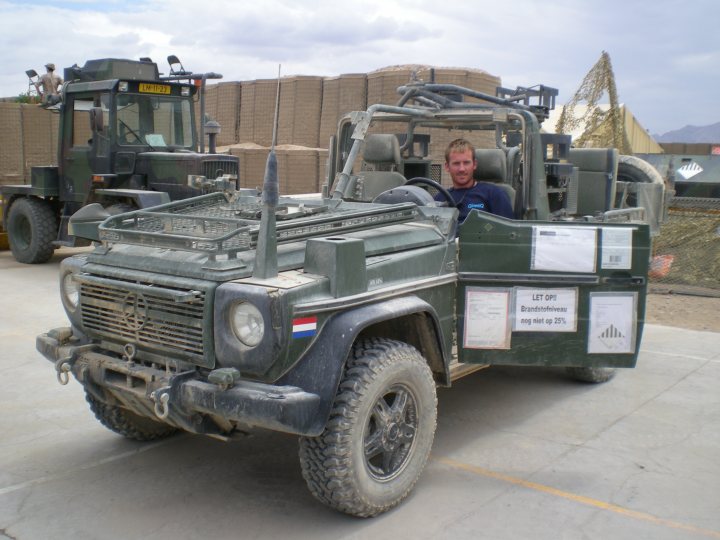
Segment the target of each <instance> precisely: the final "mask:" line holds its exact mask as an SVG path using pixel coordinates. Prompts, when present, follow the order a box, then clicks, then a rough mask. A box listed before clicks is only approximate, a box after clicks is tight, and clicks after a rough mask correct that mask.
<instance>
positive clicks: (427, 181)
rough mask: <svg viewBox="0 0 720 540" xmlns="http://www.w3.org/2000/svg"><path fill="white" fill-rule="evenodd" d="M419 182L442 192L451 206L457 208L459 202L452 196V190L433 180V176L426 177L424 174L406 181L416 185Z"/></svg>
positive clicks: (408, 183)
mask: <svg viewBox="0 0 720 540" xmlns="http://www.w3.org/2000/svg"><path fill="white" fill-rule="evenodd" d="M417 184H420V185H423V184H424V185H426V186H428V187H431V188H433V189H434V190H435V191H437V192H438V193H440V194H441V195H442V196H443V197H445V200H446V201H447V204H448V206H449V207H451V208H455V207H456V206H457V204H456V203H455V199H453V198H452V195H450V192H449V191H448V190H447V189H445V188H444V187H443V186H441V185H440V184H439V183H438V182H436V181H435V180H432V179H431V178H425V177H424V176H416V177H415V178H411V179H410V180H408V181H407V182H405V185H406V186H415V185H417Z"/></svg>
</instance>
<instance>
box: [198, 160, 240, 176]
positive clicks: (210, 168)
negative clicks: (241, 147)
mask: <svg viewBox="0 0 720 540" xmlns="http://www.w3.org/2000/svg"><path fill="white" fill-rule="evenodd" d="M200 174H202V175H203V176H204V177H205V178H217V177H218V176H222V175H223V174H233V175H235V176H237V174H238V164H237V161H230V160H227V161H220V160H213V161H203V162H202V172H201V173H200Z"/></svg>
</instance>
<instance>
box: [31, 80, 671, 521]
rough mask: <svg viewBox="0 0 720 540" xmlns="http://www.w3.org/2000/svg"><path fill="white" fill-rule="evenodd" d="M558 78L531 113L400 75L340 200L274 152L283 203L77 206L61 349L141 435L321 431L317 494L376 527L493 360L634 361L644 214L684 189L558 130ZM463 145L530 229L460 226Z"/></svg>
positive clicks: (41, 342)
mask: <svg viewBox="0 0 720 540" xmlns="http://www.w3.org/2000/svg"><path fill="white" fill-rule="evenodd" d="M545 90H547V91H545V92H544V93H542V94H541V95H537V96H536V97H538V99H539V100H540V103H538V104H530V103H529V101H528V97H532V96H529V95H528V94H526V95H523V96H514V97H512V98H511V99H505V98H496V97H495V96H485V95H484V94H479V93H477V92H474V91H472V90H469V89H465V88H459V87H450V86H442V85H433V84H424V83H418V84H414V85H411V86H408V87H404V88H401V89H400V92H401V94H402V98H401V99H400V101H399V103H398V104H397V105H396V106H385V105H374V106H372V107H370V108H369V109H368V110H367V111H364V112H356V113H353V114H351V115H348V116H347V118H344V119H343V120H342V121H341V122H340V126H339V130H338V134H337V136H335V137H333V140H332V143H331V145H332V146H331V152H330V158H329V165H328V181H327V183H326V186H325V190H324V194H323V195H320V194H318V195H314V196H306V197H302V196H298V197H278V195H277V178H276V175H275V173H274V168H273V165H274V162H273V156H274V154H272V153H271V155H270V158H269V160H268V163H269V167H268V172H267V173H266V179H265V186H264V190H263V193H262V195H260V194H258V193H257V192H255V191H254V190H252V191H251V190H240V191H234V192H222V193H212V194H208V195H204V196H201V197H196V198H193V199H187V200H184V201H178V202H173V203H169V204H165V205H161V206H157V207H155V208H152V209H146V210H137V211H134V212H130V213H125V214H120V215H115V216H110V217H108V218H107V219H105V220H104V221H103V222H102V223H101V224H100V225H99V226H98V222H97V219H96V218H97V215H94V216H92V215H89V213H88V212H89V211H88V212H81V213H79V214H76V216H74V218H73V220H72V224H71V225H72V228H73V232H74V234H76V235H80V236H85V237H88V238H93V239H95V240H96V241H97V242H98V244H97V246H96V248H95V249H94V251H92V252H88V253H86V254H81V255H76V256H74V257H71V258H68V259H66V260H65V261H64V262H63V264H62V266H61V271H60V284H61V296H62V302H63V305H64V307H65V310H66V311H67V315H68V318H69V319H70V326H69V327H66V328H58V329H54V330H51V331H49V332H47V333H46V334H43V335H40V336H38V338H37V348H38V350H39V351H40V352H42V354H43V355H45V356H46V357H47V358H48V359H50V360H51V361H53V362H54V363H55V367H56V370H57V374H58V378H59V379H60V381H61V382H63V383H66V382H67V381H68V379H69V373H72V374H73V375H74V376H75V378H76V379H77V380H78V381H79V382H80V383H81V384H82V385H83V387H84V388H85V391H86V394H87V400H88V402H89V403H90V407H91V409H92V410H93V412H94V413H95V415H96V416H97V417H98V419H99V420H100V421H101V422H102V423H103V424H104V425H106V426H107V427H109V428H110V429H112V430H114V431H116V432H118V433H120V434H122V435H125V436H126V437H130V438H133V439H137V440H151V439H156V438H158V437H164V436H167V435H170V434H171V433H173V432H174V431H176V430H179V429H180V430H185V431H189V432H191V433H201V434H208V435H212V436H217V437H230V436H231V435H232V434H233V432H235V431H243V430H247V429H248V428H249V427H259V428H267V429H272V430H277V431H283V432H287V433H294V434H298V435H299V436H300V462H301V466H302V471H303V476H304V478H305V479H306V481H307V484H308V487H309V489H310V491H311V492H312V493H313V495H315V497H317V498H318V499H319V500H320V501H321V502H323V503H325V504H326V505H329V506H331V507H333V508H335V509H338V510H340V511H342V512H346V513H349V514H353V515H356V516H373V515H376V514H378V513H381V512H384V511H386V510H388V509H389V508H391V507H393V506H395V505H397V504H398V503H399V502H400V501H401V500H402V499H403V498H404V497H405V496H406V495H407V494H408V493H409V491H410V490H411V489H412V487H413V485H414V484H415V482H416V481H417V479H418V477H419V476H420V474H421V472H422V470H423V468H424V466H425V463H426V461H427V458H428V455H429V452H430V448H431V445H432V441H433V436H434V433H435V425H436V408H437V398H436V392H435V389H436V386H437V385H442V386H450V385H451V383H452V381H453V380H455V379H456V378H458V377H460V376H462V375H465V374H467V373H470V372H472V371H475V370H477V369H479V368H481V367H485V366H488V365H494V364H513V365H528V366H564V367H567V368H568V370H569V372H570V374H571V375H572V376H574V377H575V378H578V379H582V380H589V381H593V382H600V381H603V380H607V379H608V378H609V377H610V376H611V374H612V370H613V369H614V368H619V367H633V366H634V365H635V362H636V359H637V355H638V351H639V348H640V339H641V334H642V328H643V320H644V317H645V295H646V285H647V284H646V276H647V270H648V260H649V257H650V226H649V225H648V224H647V223H646V222H645V221H646V220H645V218H644V215H645V211H644V209H643V208H641V207H626V206H627V202H628V201H629V200H632V201H635V202H638V201H641V200H658V199H657V196H658V193H656V192H657V191H658V189H661V188H662V185H660V186H659V187H658V185H657V183H656V182H654V181H652V180H653V179H649V180H650V181H648V182H640V183H641V184H645V183H646V184H647V186H639V185H637V186H630V185H619V184H620V183H619V182H618V180H617V173H616V170H617V162H618V156H617V152H616V151H614V150H607V149H592V150H577V151H571V150H570V148H569V144H568V143H569V139H568V138H558V137H556V136H554V137H550V138H548V137H543V136H542V135H541V133H540V129H539V119H540V120H541V119H542V118H544V115H545V114H546V113H547V110H548V107H549V104H548V101H547V100H548V99H550V98H552V99H554V96H553V94H552V92H551V89H545ZM483 100H490V101H492V102H493V103H492V104H490V105H489V104H488V103H487V101H483ZM458 134H462V135H463V136H465V137H466V138H469V139H471V140H472V141H473V142H475V143H476V144H477V145H478V146H481V145H482V144H485V145H486V146H487V148H483V149H481V150H478V156H477V158H478V167H477V168H478V170H479V171H480V172H481V173H482V174H487V176H489V177H492V178H490V179H491V180H492V181H495V182H499V183H500V184H502V185H503V186H505V187H504V188H503V189H506V190H507V191H508V193H511V194H513V196H512V201H513V204H514V212H515V218H516V219H506V218H501V217H497V216H493V215H490V214H487V213H483V212H478V211H477V210H474V211H472V212H471V213H470V215H469V217H468V218H467V219H466V220H465V221H464V222H463V223H462V224H459V223H458V218H457V216H458V212H457V210H456V209H455V208H454V207H453V205H452V204H451V203H450V201H449V200H448V201H440V202H437V201H436V200H435V198H436V197H437V198H439V199H443V198H444V196H443V195H437V193H443V192H444V191H445V190H444V188H443V187H442V185H441V183H440V180H441V173H442V162H443V161H442V160H443V157H442V156H440V157H434V154H433V152H435V153H437V149H442V148H444V145H445V141H447V140H449V139H448V137H450V138H454V137H457V136H458ZM436 141H439V142H436ZM573 154H574V155H575V157H573ZM573 159H574V160H575V163H574V162H573V161H572V160H573ZM480 180H483V181H484V179H483V178H480ZM645 188H647V189H645ZM629 192H632V193H633V194H635V195H634V196H633V197H632V198H631V197H628V196H627V194H628V193H629ZM646 192H648V193H650V195H647V193H646ZM661 195H662V194H661V193H660V194H659V196H660V198H662V197H661ZM653 197H655V198H654V199H653ZM85 210H87V209H85ZM90 213H91V212H90Z"/></svg>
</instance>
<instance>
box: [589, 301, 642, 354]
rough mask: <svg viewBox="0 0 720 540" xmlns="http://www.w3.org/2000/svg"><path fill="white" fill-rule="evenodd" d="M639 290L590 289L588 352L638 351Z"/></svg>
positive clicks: (614, 352)
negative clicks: (615, 291)
mask: <svg viewBox="0 0 720 540" xmlns="http://www.w3.org/2000/svg"><path fill="white" fill-rule="evenodd" d="M636 327H637V293H631V292H628V293H591V294H590V330H589V336H588V353H595V354H616V353H634V352H635V335H636V334H635V329H636Z"/></svg>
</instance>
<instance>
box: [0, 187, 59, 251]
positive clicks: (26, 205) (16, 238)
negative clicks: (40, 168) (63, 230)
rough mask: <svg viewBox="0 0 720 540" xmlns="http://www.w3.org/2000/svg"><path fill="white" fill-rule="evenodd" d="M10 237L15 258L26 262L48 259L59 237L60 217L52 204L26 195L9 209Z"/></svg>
mask: <svg viewBox="0 0 720 540" xmlns="http://www.w3.org/2000/svg"><path fill="white" fill-rule="evenodd" d="M7 224H8V231H7V232H8V239H9V241H10V249H11V250H12V254H13V256H14V257H15V260H17V261H18V262H21V263H25V264H37V263H44V262H47V261H48V259H50V257H52V254H53V251H55V247H54V246H53V245H52V242H53V240H55V238H56V237H57V218H56V217H55V212H54V211H53V209H52V207H51V206H50V205H49V204H48V203H47V202H45V201H43V200H41V199H33V198H27V197H23V198H21V199H18V200H16V201H15V202H14V203H13V204H12V206H11V207H10V212H9V213H8V220H7Z"/></svg>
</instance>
